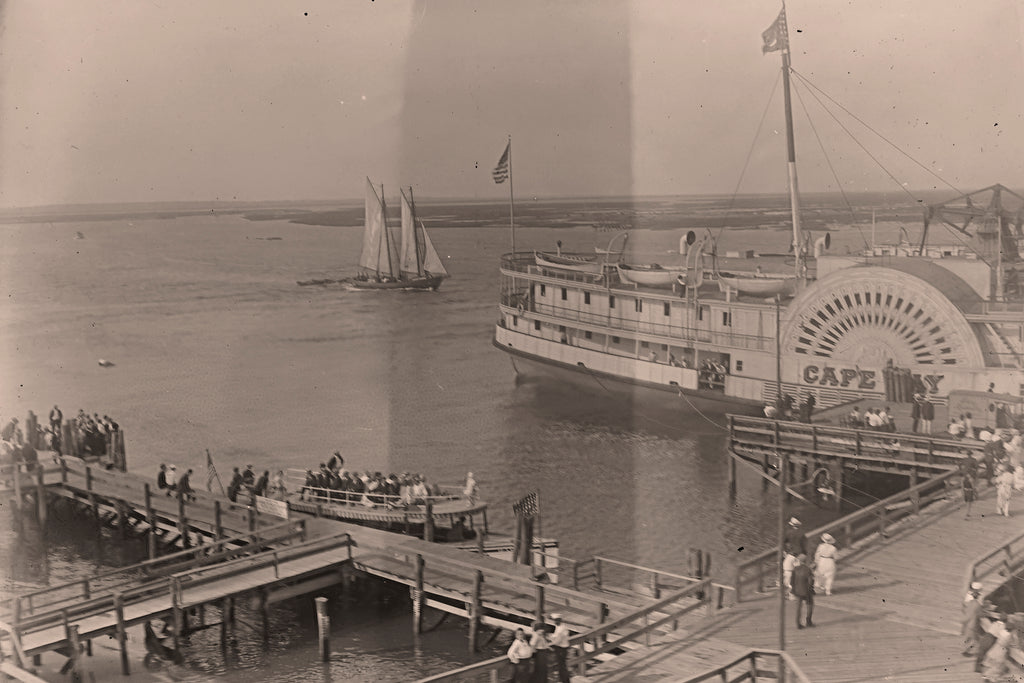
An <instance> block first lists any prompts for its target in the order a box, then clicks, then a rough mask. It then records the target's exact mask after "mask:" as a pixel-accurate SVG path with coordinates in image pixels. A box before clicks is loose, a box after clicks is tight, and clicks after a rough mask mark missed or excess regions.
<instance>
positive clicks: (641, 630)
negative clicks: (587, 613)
mask: <svg viewBox="0 0 1024 683" xmlns="http://www.w3.org/2000/svg"><path fill="white" fill-rule="evenodd" d="M711 592H712V591H711V580H710V579H705V580H704V581H700V582H698V583H695V584H694V585H692V586H689V587H687V588H684V589H683V590H681V591H676V592H674V593H672V594H671V595H669V596H667V597H665V598H662V599H661V600H658V601H657V602H654V603H652V604H650V605H647V606H646V607H643V608H641V609H639V610H636V611H634V612H632V613H630V614H627V615H626V616H624V617H621V618H619V619H616V620H615V621H612V622H609V623H607V624H601V625H600V626H597V627H595V628H593V629H590V630H589V631H586V632H585V633H581V634H579V635H577V636H574V637H572V638H570V640H569V647H570V650H571V651H572V655H571V656H570V657H569V659H568V664H569V666H570V667H571V668H574V669H576V670H577V671H578V673H579V674H580V675H581V676H585V675H586V671H587V665H588V664H590V663H591V662H593V661H594V660H596V659H597V658H598V657H600V656H602V655H605V654H607V653H609V652H611V651H613V650H617V649H619V648H621V647H623V646H624V645H625V644H626V643H629V642H633V641H636V640H639V639H641V638H643V639H644V640H645V642H647V644H649V643H650V636H651V633H652V632H653V631H655V630H657V629H660V628H662V627H663V626H665V625H667V624H671V623H674V622H676V621H678V620H679V618H680V617H682V616H683V615H685V614H688V613H690V612H693V611H694V610H697V609H700V608H701V607H705V606H708V607H710V602H709V600H708V596H710V595H711ZM698 594H701V595H704V596H705V597H704V599H703V600H700V601H698V600H697V595H698ZM681 601H685V603H686V604H684V605H678V604H676V603H679V602H681ZM636 622H642V623H641V624H640V625H639V626H636ZM623 629H630V630H626V632H625V633H620V631H622V630H623ZM510 668H511V663H510V662H509V660H508V657H505V656H501V657H494V658H491V659H487V660H484V661H482V662H477V663H476V664H471V665H469V666H464V667H461V668H459V669H455V670H453V671H448V672H445V673H442V674H436V675H434V676H428V677H427V678H423V679H421V680H420V681H419V683H434V682H436V681H457V680H477V679H479V678H480V677H482V676H486V677H487V678H488V679H489V680H491V681H498V680H499V677H501V679H504V678H507V673H508V671H509V669H510Z"/></svg>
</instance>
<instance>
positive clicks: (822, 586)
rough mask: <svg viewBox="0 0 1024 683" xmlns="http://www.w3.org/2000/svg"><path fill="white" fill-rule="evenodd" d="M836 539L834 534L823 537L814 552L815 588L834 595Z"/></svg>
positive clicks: (823, 535)
mask: <svg viewBox="0 0 1024 683" xmlns="http://www.w3.org/2000/svg"><path fill="white" fill-rule="evenodd" d="M835 543H836V539H835V538H834V537H833V536H832V534H829V533H824V534H822V535H821V543H819V544H818V548H817V549H816V550H815V551H814V566H815V569H814V586H815V588H816V589H818V590H824V591H825V595H832V582H833V581H835V579H836V552H837V551H836V545H835Z"/></svg>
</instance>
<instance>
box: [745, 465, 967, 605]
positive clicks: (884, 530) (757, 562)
mask: <svg viewBox="0 0 1024 683" xmlns="http://www.w3.org/2000/svg"><path fill="white" fill-rule="evenodd" d="M959 476H960V473H959V471H957V470H950V471H948V472H944V473H943V474H940V475H939V476H937V477H933V478H931V479H928V480H927V481H925V482H922V483H920V484H918V485H916V486H911V487H910V488H908V489H905V490H903V491H900V492H899V493H896V494H893V495H891V496H889V497H888V498H883V499H882V500H880V501H877V502H875V503H872V504H871V505H868V506H867V507H864V508H861V509H860V510H857V511H856V512H852V513H850V514H848V515H846V516H845V517H841V518H839V519H837V520H835V521H833V522H829V523H828V524H825V525H823V526H820V527H818V528H816V529H812V530H810V531H808V532H807V533H806V534H805V538H806V539H807V541H808V543H807V554H808V556H813V554H814V551H815V549H816V548H817V546H818V542H819V541H820V539H821V535H822V534H824V533H829V534H832V535H833V536H834V537H835V538H836V540H837V545H838V546H839V548H840V554H839V560H838V562H839V564H842V563H843V562H844V561H846V560H849V559H850V554H851V553H852V552H854V551H855V550H859V549H860V548H863V547H865V546H867V545H870V544H871V543H872V542H876V541H880V540H883V539H885V538H887V537H888V535H889V532H890V530H891V529H892V528H893V526H894V525H896V524H898V523H900V522H903V521H905V520H907V519H908V518H911V517H913V516H915V515H917V514H918V513H919V512H920V511H921V509H923V508H924V507H926V506H928V505H930V504H932V503H934V502H936V501H940V500H946V499H947V498H948V497H949V495H950V489H951V486H952V480H953V479H954V478H956V477H959ZM778 552H779V549H778V546H776V547H774V548H769V549H768V550H765V551H764V552H762V553H760V554H758V555H756V556H754V557H752V558H751V559H749V560H747V561H746V562H743V563H741V564H739V565H737V567H736V578H735V580H734V582H733V587H734V588H735V589H736V601H737V602H739V601H741V600H742V599H743V597H744V596H745V595H748V591H749V590H751V589H752V588H753V589H755V590H756V591H757V592H758V593H764V592H765V591H766V589H767V588H768V587H769V586H774V587H775V588H778V583H777V581H776V580H775V579H776V577H777V576H778V570H779V565H778Z"/></svg>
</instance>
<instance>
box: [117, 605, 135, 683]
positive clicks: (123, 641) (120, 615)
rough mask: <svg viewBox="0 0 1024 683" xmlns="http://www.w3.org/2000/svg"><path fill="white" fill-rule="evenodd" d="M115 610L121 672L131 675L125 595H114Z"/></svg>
mask: <svg viewBox="0 0 1024 683" xmlns="http://www.w3.org/2000/svg"><path fill="white" fill-rule="evenodd" d="M114 611H115V614H116V616H117V645H118V648H119V649H120V650H121V673H122V674H123V675H125V676H130V675H131V667H130V666H129V664H128V634H127V632H126V631H125V624H124V597H123V596H122V595H121V594H120V593H117V594H116V595H115V596H114Z"/></svg>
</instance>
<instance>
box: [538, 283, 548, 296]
mask: <svg viewBox="0 0 1024 683" xmlns="http://www.w3.org/2000/svg"><path fill="white" fill-rule="evenodd" d="M547 291H548V288H547V287H545V286H544V285H541V286H540V295H541V296H544V295H545V294H547Z"/></svg>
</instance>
